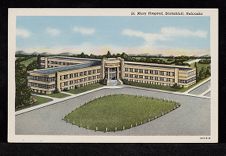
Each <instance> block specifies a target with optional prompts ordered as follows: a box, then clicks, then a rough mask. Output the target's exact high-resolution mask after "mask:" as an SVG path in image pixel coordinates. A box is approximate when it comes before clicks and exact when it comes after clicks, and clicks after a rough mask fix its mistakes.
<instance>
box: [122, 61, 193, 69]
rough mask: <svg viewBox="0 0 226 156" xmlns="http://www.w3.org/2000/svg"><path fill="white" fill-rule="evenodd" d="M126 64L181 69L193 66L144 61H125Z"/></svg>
mask: <svg viewBox="0 0 226 156" xmlns="http://www.w3.org/2000/svg"><path fill="white" fill-rule="evenodd" d="M125 64H128V65H139V66H149V67H161V68H179V69H181V70H191V69H192V68H191V67H186V66H178V65H166V64H157V63H144V62H129V61H125Z"/></svg>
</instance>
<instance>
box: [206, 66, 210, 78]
mask: <svg viewBox="0 0 226 156" xmlns="http://www.w3.org/2000/svg"><path fill="white" fill-rule="evenodd" d="M210 75H211V73H210V66H208V67H207V68H206V73H205V77H209V76H210Z"/></svg>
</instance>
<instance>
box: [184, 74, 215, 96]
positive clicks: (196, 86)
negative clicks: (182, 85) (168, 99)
mask: <svg viewBox="0 0 226 156" xmlns="http://www.w3.org/2000/svg"><path fill="white" fill-rule="evenodd" d="M210 78H211V77H209V78H208V79H206V80H205V81H203V82H201V83H200V84H198V85H195V86H194V87H192V88H190V89H189V90H187V91H185V92H184V93H186V94H187V93H189V92H191V91H192V90H194V89H196V88H198V87H199V86H201V85H202V84H204V83H206V82H207V81H209V80H210Z"/></svg>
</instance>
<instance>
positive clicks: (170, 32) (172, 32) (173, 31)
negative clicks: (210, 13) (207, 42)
mask: <svg viewBox="0 0 226 156" xmlns="http://www.w3.org/2000/svg"><path fill="white" fill-rule="evenodd" d="M161 34H163V35H165V36H182V37H199V38H206V37H207V32H206V31H202V30H196V31H191V30H189V29H181V28H174V27H164V28H162V29H161Z"/></svg>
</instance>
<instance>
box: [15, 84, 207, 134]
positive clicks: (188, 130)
mask: <svg viewBox="0 0 226 156" xmlns="http://www.w3.org/2000/svg"><path fill="white" fill-rule="evenodd" d="M110 94H131V95H144V96H151V97H156V98H165V99H169V100H174V101H177V102H179V103H180V104H181V107H179V108H178V109H176V110H174V111H172V112H170V113H168V114H166V115H164V116H162V117H160V118H158V119H156V120H154V121H151V122H148V123H146V124H143V125H140V126H137V127H134V128H131V129H127V130H124V131H118V132H107V133H104V132H95V131H93V130H87V129H84V128H79V127H77V126H75V125H72V124H70V123H66V122H65V121H64V120H62V119H63V118H64V116H65V115H67V114H68V113H70V112H71V111H72V110H74V109H75V108H77V107H79V106H80V105H83V104H84V103H85V102H88V101H90V100H92V99H95V98H96V97H100V96H105V95H110ZM15 129H16V134H17V135H18V134H24V135H26V134H27V135H30V134H32V135H35V134H36V135H44V134H45V135H210V99H209V98H201V97H195V96H189V95H183V94H174V93H166V92H161V91H157V90H147V89H138V88H133V87H129V86H127V87H124V88H115V89H108V88H104V89H101V90H97V91H94V92H92V93H88V94H84V95H81V96H78V97H75V98H73V99H69V100H66V101H63V102H59V103H56V104H53V105H50V106H46V107H43V108H40V109H36V110H33V111H30V112H26V113H23V114H20V115H17V116H16V126H15Z"/></svg>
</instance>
